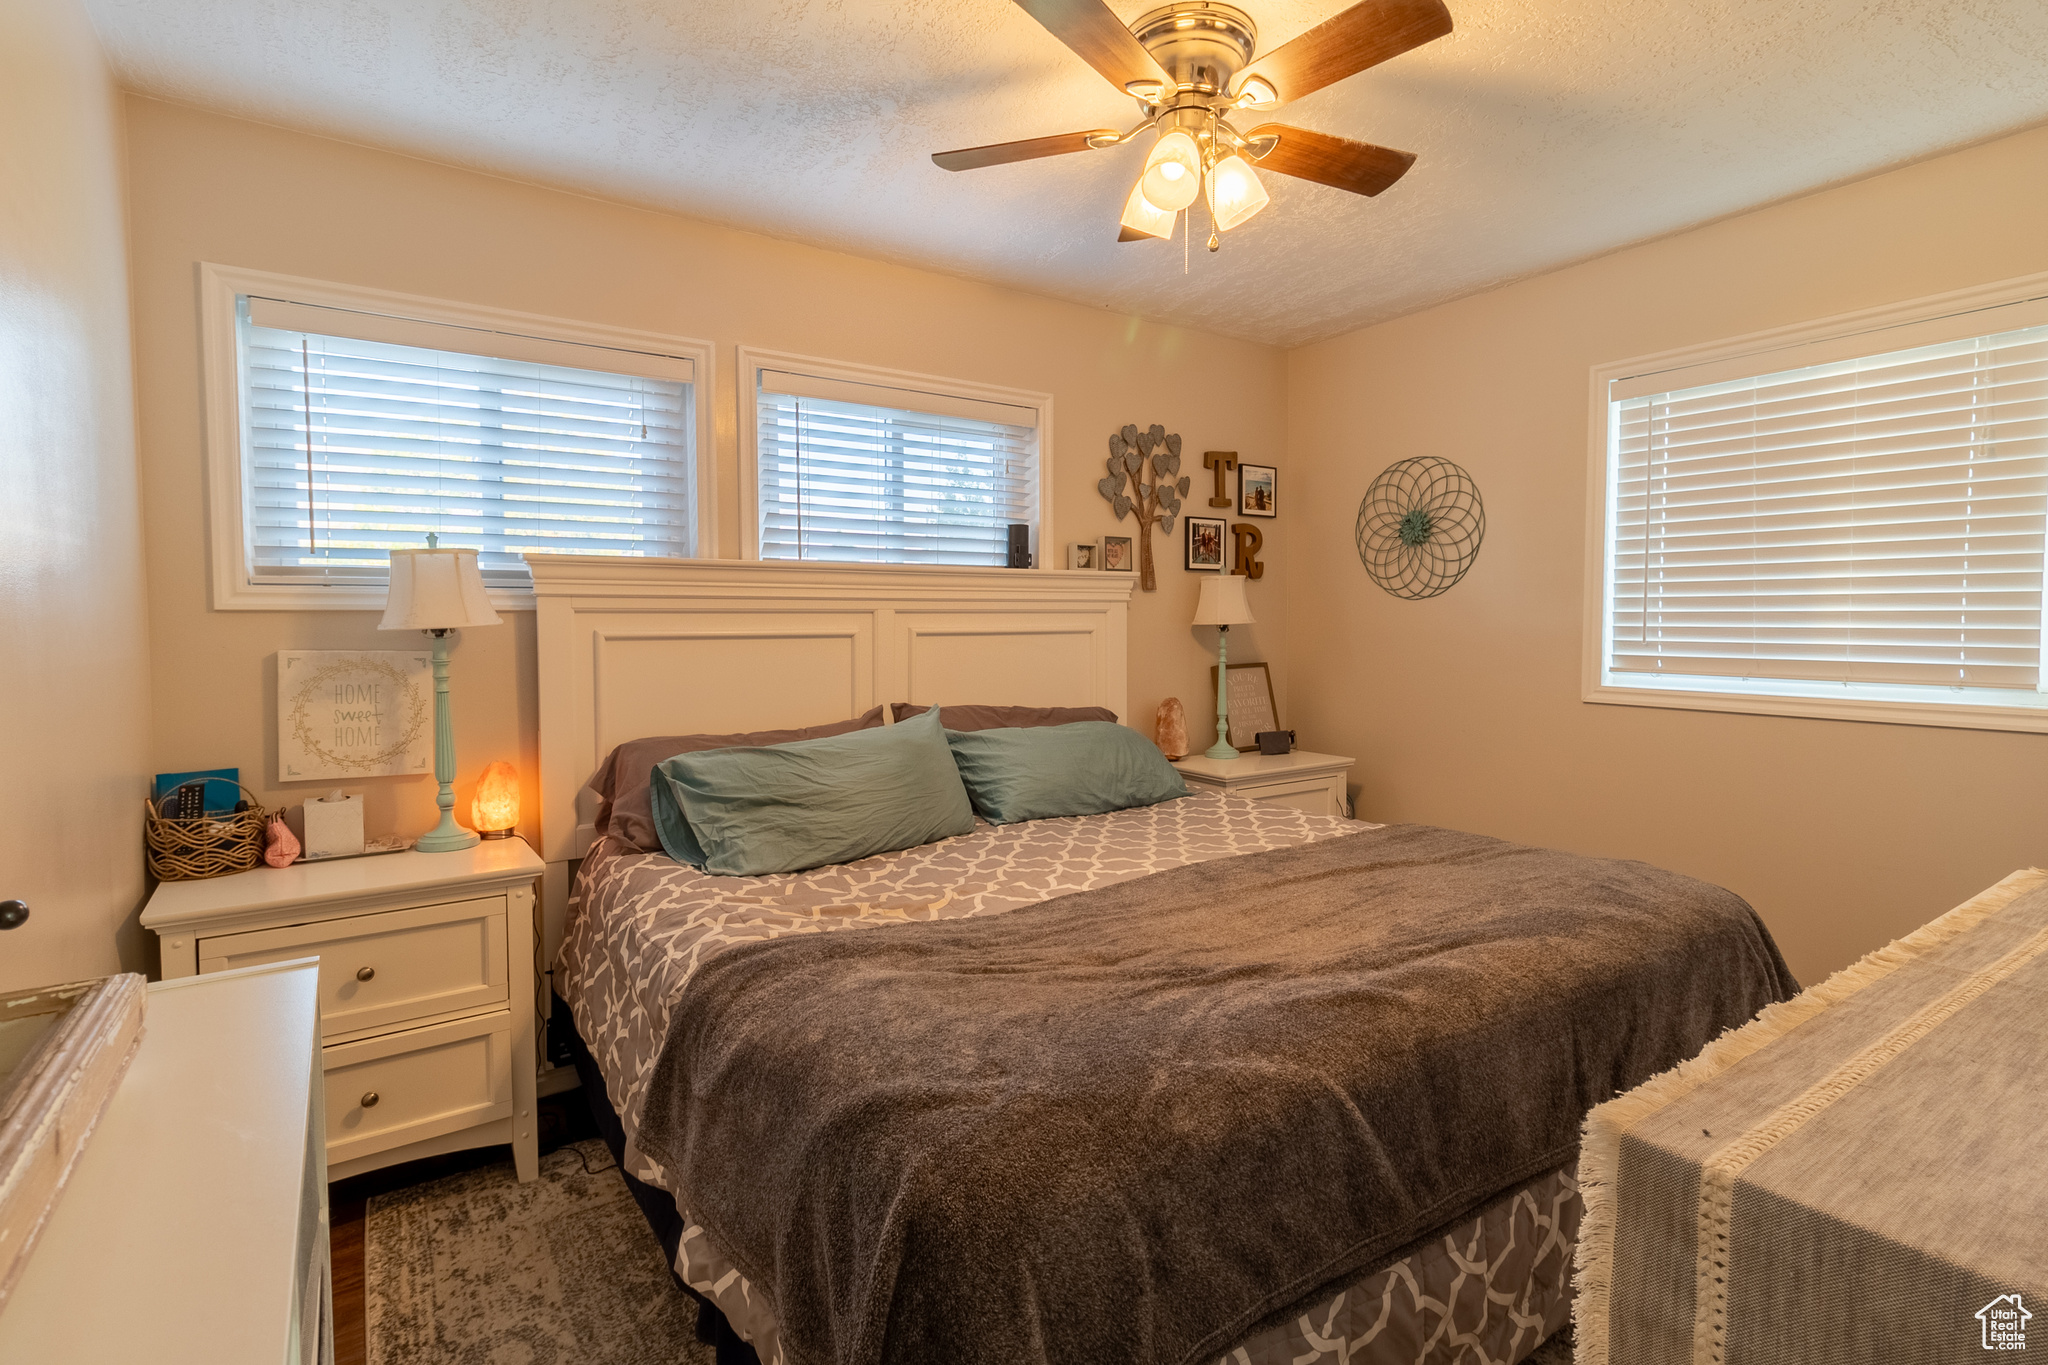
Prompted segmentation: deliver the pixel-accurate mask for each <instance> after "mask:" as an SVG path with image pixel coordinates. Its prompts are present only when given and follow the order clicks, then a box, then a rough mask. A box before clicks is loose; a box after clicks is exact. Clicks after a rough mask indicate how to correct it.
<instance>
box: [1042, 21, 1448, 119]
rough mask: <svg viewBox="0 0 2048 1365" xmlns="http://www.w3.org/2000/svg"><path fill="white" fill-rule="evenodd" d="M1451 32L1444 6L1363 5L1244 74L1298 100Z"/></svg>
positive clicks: (1276, 51)
mask: <svg viewBox="0 0 2048 1365" xmlns="http://www.w3.org/2000/svg"><path fill="white" fill-rule="evenodd" d="M1019 3H1022V0H1019ZM1450 31H1451V12H1450V11H1449V10H1447V9H1445V8H1444V4H1443V0H1364V3H1363V4H1358V5H1353V6H1352V7H1351V8H1350V9H1347V10H1345V11H1344V12H1343V13H1342V14H1338V15H1334V16H1332V17H1331V18H1329V19H1325V20H1324V21H1323V22H1322V23H1320V24H1317V25H1316V26H1315V27H1314V28H1312V29H1310V30H1309V31H1308V32H1306V33H1304V34H1302V35H1301V36H1300V37H1299V38H1296V39H1294V40H1293V41H1291V42H1287V43H1282V44H1281V45H1280V46H1279V47H1276V48H1274V49H1273V50H1272V51H1271V52H1268V53H1267V54H1265V55H1264V56H1263V57H1260V58H1259V59H1258V60H1257V61H1255V62H1253V63H1252V64H1251V66H1250V67H1249V68H1247V70H1248V72H1249V73H1250V74H1254V75H1259V76H1263V77H1265V78H1266V79H1267V80H1268V81H1270V82H1272V85H1273V88H1274V89H1275V90H1277V91H1279V92H1280V99H1281V100H1282V101H1286V100H1298V99H1300V98H1301V97H1302V96H1303V95H1306V94H1308V93H1309V92H1311V91H1314V90H1320V89H1322V88H1323V87H1324V86H1326V85H1330V84H1333V83H1334V82H1337V81H1341V80H1343V79H1344V78H1345V77H1346V76H1351V75H1356V74H1357V73H1358V72H1360V71H1363V70H1365V69H1366V68H1367V67H1369V66H1377V65H1379V63H1381V62H1383V61H1385V60H1387V58H1389V57H1398V56H1400V55H1401V54H1402V53H1403V52H1406V51H1407V50H1408V49H1409V48H1411V47H1421V46H1422V45H1423V44H1424V43H1427V42H1432V41H1434V40H1435V39H1438V38H1441V37H1443V36H1444V35H1445V34H1446V33H1449V32H1450Z"/></svg>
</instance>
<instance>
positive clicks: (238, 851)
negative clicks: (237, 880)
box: [142, 782, 271, 882]
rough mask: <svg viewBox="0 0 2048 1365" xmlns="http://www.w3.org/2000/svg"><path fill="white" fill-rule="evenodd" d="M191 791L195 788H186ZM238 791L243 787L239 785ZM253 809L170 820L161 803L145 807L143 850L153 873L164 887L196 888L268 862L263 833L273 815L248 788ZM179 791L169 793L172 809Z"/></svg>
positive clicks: (246, 790)
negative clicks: (200, 883)
mask: <svg viewBox="0 0 2048 1365" xmlns="http://www.w3.org/2000/svg"><path fill="white" fill-rule="evenodd" d="M183 785H185V786H191V785H192V784H191V783H189V782H188V783H185V784H183ZM235 785H236V786H241V784H240V783H239V782H238V783H236V784H235ZM242 792H243V794H244V795H245V796H247V797H248V798H249V809H247V810H245V811H236V812H234V813H233V814H230V815H195V816H191V817H189V818H186V819H180V818H178V817H177V816H172V815H165V814H163V813H162V812H161V811H159V810H158V809H157V805H158V803H157V802H154V801H145V802H143V803H142V804H143V809H144V811H145V812H146V813H145V814H144V815H143V817H142V840H143V847H144V848H145V850H147V852H148V854H149V870H150V872H151V873H152V874H153V875H154V876H155V877H156V879H157V880H158V881H163V882H196V881H201V880H203V879H205V878H207V877H225V876H227V875H228V874H229V873H231V872H247V871H248V870H249V869H250V868H252V867H254V866H256V864H258V863H260V862H262V861H263V832H264V830H265V829H267V828H268V827H269V825H270V820H271V813H270V812H268V811H266V810H264V809H263V807H261V806H259V805H257V804H256V793H255V792H252V791H250V790H249V789H248V788H247V787H242ZM174 795H176V790H175V789H174V790H173V791H170V792H166V793H165V794H164V796H163V798H162V799H163V801H164V802H165V803H168V802H169V801H170V799H171V797H172V796H174Z"/></svg>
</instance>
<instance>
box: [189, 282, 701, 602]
mask: <svg viewBox="0 0 2048 1365" xmlns="http://www.w3.org/2000/svg"><path fill="white" fill-rule="evenodd" d="M295 283H296V284H304V283H305V282H286V283H285V287H283V288H279V287H277V284H276V282H274V281H272V280H255V281H251V282H248V283H247V284H243V285H242V286H241V287H237V282H233V281H225V282H222V288H223V289H224V290H226V291H227V293H226V296H225V297H224V298H223V299H221V300H218V301H217V304H218V305H219V306H222V307H225V308H230V309H232V312H231V315H230V316H231V317H232V347H233V353H232V359H231V364H228V363H224V362H223V361H222V358H220V357H217V356H213V355H209V364H210V365H213V364H222V365H223V368H227V369H228V371H229V372H230V373H232V374H233V375H234V377H235V380H234V393H233V403H234V409H233V419H232V421H233V425H232V428H231V430H232V431H233V432H234V434H235V437H236V440H235V449H234V450H233V452H232V457H231V458H232V463H231V467H230V470H229V471H228V472H230V473H231V476H232V477H231V480H230V481H227V483H228V487H229V488H230V489H231V490H233V491H234V492H235V493H236V494H237V497H236V500H235V503H234V505H233V507H232V508H230V509H227V511H226V513H225V514H223V513H222V509H221V508H220V507H219V505H218V503H217V504H216V514H217V515H216V521H215V538H216V544H215V547H214V548H215V563H216V571H217V586H218V578H219V576H220V575H221V574H222V573H223V572H224V573H225V575H226V576H227V578H228V580H229V581H228V583H227V588H228V591H227V592H226V593H225V594H222V593H220V592H218V591H217V593H216V605H226V606H291V607H300V606H321V605H336V606H349V607H362V606H378V605H381V603H382V597H383V587H382V585H383V583H384V580H385V572H386V564H387V563H388V559H387V552H388V551H390V550H392V549H396V548H401V547H405V546H415V545H419V544H422V543H424V540H425V537H426V535H427V533H428V532H430V531H431V532H437V533H438V534H439V535H440V538H441V540H442V542H443V543H444V544H453V545H465V546H475V547H476V548H477V549H478V551H479V554H478V562H479V564H480V566H481V567H482V569H483V571H484V577H485V580H486V582H487V583H489V584H490V585H491V586H492V587H493V588H494V589H495V590H498V596H499V598H500V601H499V605H501V606H520V605H530V601H531V599H530V597H527V596H525V594H524V590H525V589H526V588H527V587H528V585H529V584H530V577H529V575H528V573H527V569H526V565H525V561H524V560H523V559H522V558H521V556H522V555H525V554H535V553H542V554H545V553H555V554H583V555H674V556H689V555H691V554H693V553H694V552H695V548H696V544H697V535H698V527H697V508H698V505H699V498H698V496H697V487H696V485H697V469H696V458H695V457H696V448H697V439H698V429H699V421H698V414H697V410H696V409H697V402H696V381H697V371H698V359H697V357H696V356H694V355H690V354H680V355H678V354H667V353H664V351H662V350H656V349H652V348H649V347H647V346H646V343H645V342H644V341H643V342H642V344H641V345H640V346H637V347H636V346H628V345H597V344H591V343H590V342H589V341H586V340H563V339H561V338H560V336H559V333H560V332H561V331H563V330H571V331H582V332H586V333H587V332H588V331H589V330H590V329H584V328H575V327H573V325H571V324H551V323H549V322H548V320H546V319H525V318H514V317H512V316H511V315H498V316H492V317H486V318H478V317H475V316H470V317H467V318H463V319H462V320H460V321H456V322H449V321H446V320H442V319H441V318H435V317H432V316H422V315H421V314H432V313H436V312H440V313H442V314H444V316H445V314H446V312H447V310H448V309H449V308H450V307H451V306H449V305H434V304H432V303H431V302H430V301H426V300H413V301H406V302H410V303H411V304H414V305H418V306H417V307H416V308H413V309H408V310H407V312H406V313H404V314H401V313H400V312H399V311H397V310H396V309H395V308H394V307H393V306H392V301H391V300H390V298H389V296H380V297H370V298H361V299H343V300H340V301H337V300H336V299H335V298H334V297H333V295H335V294H336V293H337V292H343V293H345V292H346V291H336V290H335V289H334V288H333V287H331V286H315V287H313V288H312V289H310V290H308V289H302V288H294V287H293V285H294V284H295ZM307 293H313V294H316V295H327V296H328V297H326V298H321V299H319V301H313V302H308V301H305V295H306V294H307ZM338 302H347V303H350V304H352V305H354V306H346V307H344V306H338ZM399 306H400V307H404V306H405V304H404V302H401V303H400V305H399ZM477 321H482V322H486V323H489V324H491V325H487V326H476V325H469V324H471V323H474V322H477ZM515 329H516V330H515ZM549 332H554V333H557V335H547V333H549ZM634 340H639V339H638V338H634ZM656 344H659V343H658V342H657V343H656ZM673 349H677V350H683V351H688V350H691V349H694V348H693V347H689V346H683V347H676V348H673ZM707 358H708V357H707ZM216 459H217V461H218V463H217V464H216V470H215V473H216V478H217V479H218V475H219V474H220V473H221V472H223V471H222V470H221V469H220V468H219V464H220V463H227V462H228V458H227V456H226V454H225V453H218V454H217V455H216ZM230 524H231V525H232V526H233V527H234V528H235V529H236V531H237V532H238V534H237V535H236V536H235V537H234V541H233V542H230V543H223V541H224V540H225V538H224V537H222V536H221V534H220V533H221V530H222V529H223V528H224V526H226V525H230ZM230 554H231V556H232V557H231V559H230ZM224 561H225V562H224ZM223 596H225V597H226V598H227V599H228V600H226V601H222V600H221V598H222V597H223Z"/></svg>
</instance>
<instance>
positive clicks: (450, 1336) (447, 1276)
mask: <svg viewBox="0 0 2048 1365" xmlns="http://www.w3.org/2000/svg"><path fill="white" fill-rule="evenodd" d="M363 1234H364V1235H363V1275H364V1280H365V1284H364V1288H365V1291H366V1292H365V1298H366V1300H367V1303H366V1308H367V1310H368V1317H369V1324H368V1326H369V1348H370V1349H369V1357H370V1365H572V1362H573V1363H574V1365H597V1363H598V1362H602V1365H712V1354H711V1348H710V1347H708V1346H704V1345H701V1344H700V1343H699V1342H698V1341H697V1331H696V1324H697V1310H696V1306H695V1305H694V1304H693V1303H692V1302H691V1301H690V1299H689V1298H688V1297H686V1296H685V1295H684V1294H683V1292H682V1291H681V1290H680V1289H677V1288H676V1287H675V1285H674V1283H673V1282H671V1281H670V1279H669V1274H668V1267H667V1266H665V1265H664V1264H663V1263H662V1256H661V1247H660V1246H659V1245H658V1244H657V1243H656V1242H655V1240H654V1234H653V1233H652V1232H651V1231H649V1230H648V1227H647V1223H646V1221H645V1220H644V1219H642V1218H641V1216H640V1210H639V1209H638V1208H637V1207H636V1206H635V1205H634V1203H633V1197H632V1196H631V1195H630V1194H628V1193H627V1192H626V1184H625V1181H624V1180H623V1179H621V1178H620V1176H619V1172H618V1167H617V1166H615V1165H614V1164H613V1163H612V1158H611V1153H610V1152H608V1151H606V1150H605V1146H604V1143H602V1142H600V1141H598V1140H597V1139H595V1138H592V1139H590V1140H588V1141H585V1142H579V1143H576V1144H574V1145H573V1146H568V1147H563V1148H560V1149H558V1150H556V1151H554V1152H550V1153H549V1154H548V1155H547V1156H545V1157H542V1158H541V1163H540V1179H538V1180H536V1181H534V1182H533V1183H532V1184H530V1185H521V1184H520V1183H519V1182H518V1180H517V1179H516V1178H515V1177H514V1175H513V1172H512V1165H511V1163H510V1162H506V1163H504V1164H502V1165H497V1166H487V1167H484V1168H482V1169H481V1170H475V1171H467V1172H464V1173H463V1174H461V1175H456V1176H450V1177H448V1178H447V1179H445V1180H437V1181H434V1182H432V1183H431V1184H426V1185H416V1186H414V1187H413V1188H411V1189H409V1190H401V1191H399V1192H398V1193H396V1194H389V1195H379V1196H377V1197H375V1198H373V1199H371V1200H370V1203H369V1207H368V1209H367V1211H366V1215H365V1220H364V1228H363Z"/></svg>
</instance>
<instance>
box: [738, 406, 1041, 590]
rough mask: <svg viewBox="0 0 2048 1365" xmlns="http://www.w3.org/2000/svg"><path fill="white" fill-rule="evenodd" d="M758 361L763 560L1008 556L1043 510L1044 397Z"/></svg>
mask: <svg viewBox="0 0 2048 1365" xmlns="http://www.w3.org/2000/svg"><path fill="white" fill-rule="evenodd" d="M758 373H759V380H758V400H757V401H758V407H757V415H756V426H755V451H756V459H757V464H758V472H759V478H760V547H761V557H762V558H763V559H820V560H857V561H868V562H883V563H897V564H993V565H1001V564H1003V563H1005V562H1006V561H1007V544H1008V542H1007V530H1006V528H1007V527H1008V526H1009V524H1010V523H1012V522H1024V523H1034V524H1035V523H1036V521H1037V519H1038V517H1037V508H1038V430H1037V424H1038V411H1037V409H1035V408H1029V407H1022V406H1018V405H1014V404H1009V403H993V402H986V401H983V400H980V399H968V398H959V397H954V396H951V395H947V394H942V393H930V392H920V391H916V390H911V389H903V388H893V387H885V386H882V385H875V384H860V383H851V382H848V381H844V380H837V379H828V378H822V377H818V376H812V375H802V374H794V373H789V372H785V371H778V370H772V369H766V368H763V369H761V370H760V371H759V372H758Z"/></svg>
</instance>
